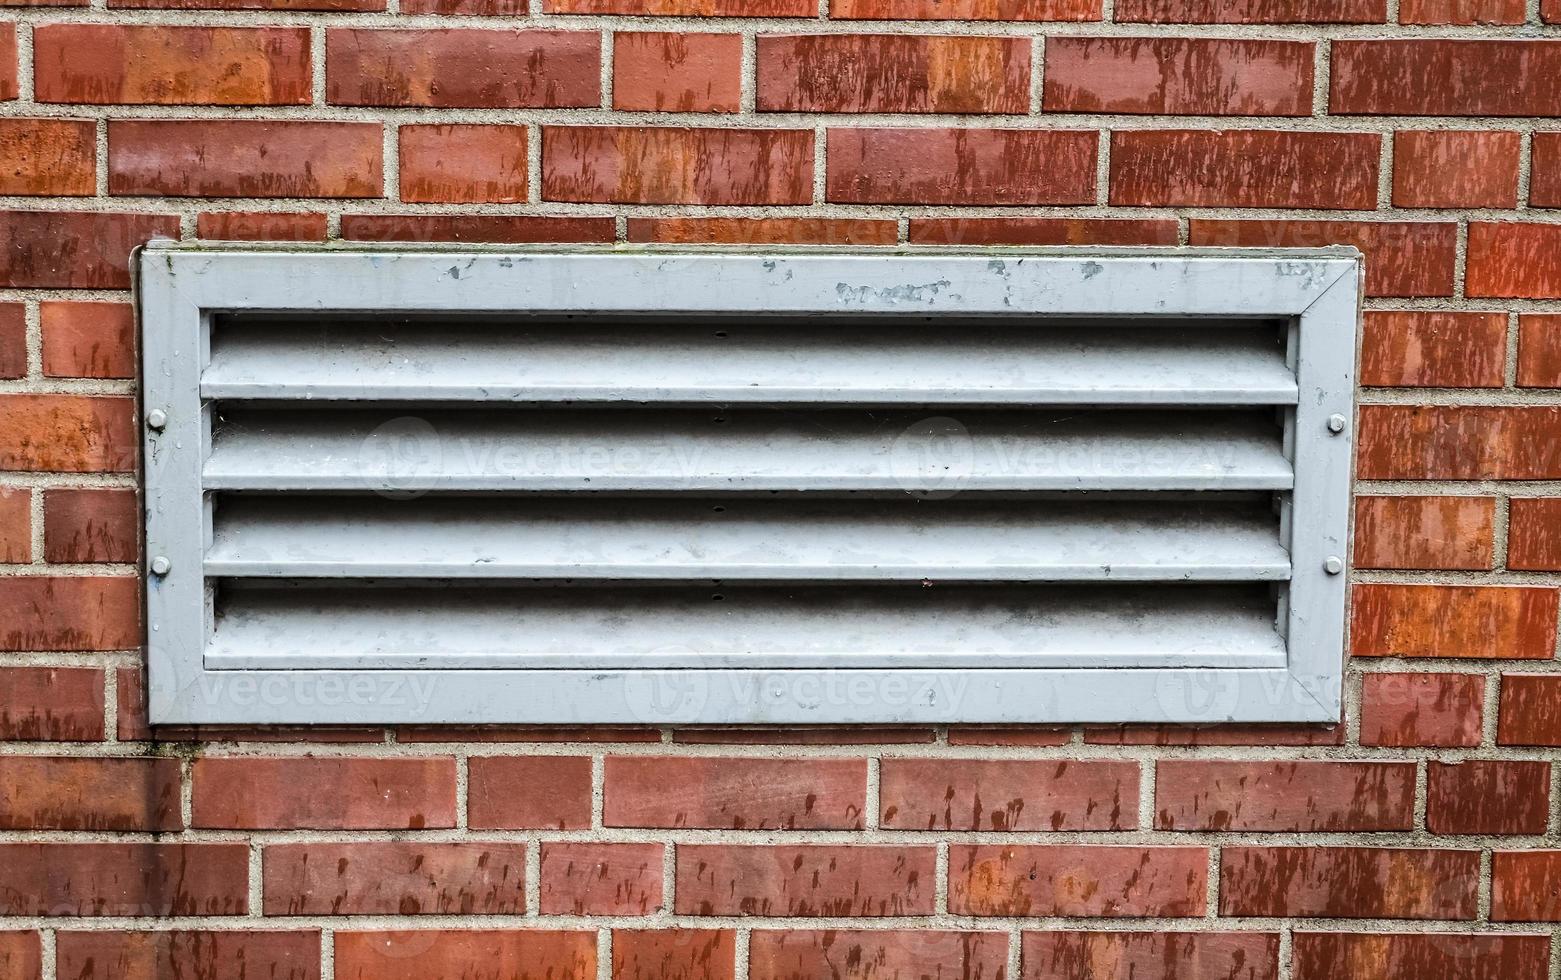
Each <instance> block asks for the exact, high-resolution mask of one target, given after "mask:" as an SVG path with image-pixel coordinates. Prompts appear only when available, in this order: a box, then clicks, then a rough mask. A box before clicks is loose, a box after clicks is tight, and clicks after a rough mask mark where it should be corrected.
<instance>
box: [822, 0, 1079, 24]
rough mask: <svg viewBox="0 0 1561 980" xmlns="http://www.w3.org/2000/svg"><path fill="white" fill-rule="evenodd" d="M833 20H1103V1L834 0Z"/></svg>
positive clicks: (831, 3) (831, 13)
mask: <svg viewBox="0 0 1561 980" xmlns="http://www.w3.org/2000/svg"><path fill="white" fill-rule="evenodd" d="M829 16H830V18H831V19H832V20H1000V21H1030V20H1058V21H1078V20H1100V16H1101V3H1100V0H831V2H830V5H829Z"/></svg>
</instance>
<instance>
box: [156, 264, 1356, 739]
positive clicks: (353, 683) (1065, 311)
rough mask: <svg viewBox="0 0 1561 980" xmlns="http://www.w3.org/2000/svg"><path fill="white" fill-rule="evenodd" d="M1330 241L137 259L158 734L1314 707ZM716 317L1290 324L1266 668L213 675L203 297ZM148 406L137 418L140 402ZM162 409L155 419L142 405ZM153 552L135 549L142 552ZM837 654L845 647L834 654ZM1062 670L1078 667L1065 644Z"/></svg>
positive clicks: (1322, 669)
mask: <svg viewBox="0 0 1561 980" xmlns="http://www.w3.org/2000/svg"><path fill="white" fill-rule="evenodd" d="M1361 281H1362V269H1361V261H1360V256H1359V253H1358V252H1356V251H1355V250H1354V249H1348V248H1332V249H1308V250H1265V251H1257V250H1235V249H1228V250H1188V249H1158V250H1131V249H1090V250H1087V251H1086V250H1080V249H1052V250H1047V249H979V250H974V249H957V250H938V251H935V252H934V251H922V250H916V249H905V250H900V251H892V252H891V251H884V250H879V251H874V252H864V251H851V250H840V251H835V250H824V249H810V250H806V251H797V250H792V251H784V250H779V251H763V252H761V251H748V252H742V253H737V254H733V253H714V252H699V253H690V252H688V251H686V250H685V251H682V252H674V251H663V250H656V249H644V248H635V249H617V248H602V249H577V250H571V251H567V252H561V251H559V250H557V249H556V248H552V249H540V248H539V249H531V248H525V247H515V246H509V247H505V248H502V249H480V248H473V247H463V248H460V249H452V250H439V249H431V248H429V247H427V246H418V247H416V248H408V249H397V248H394V247H391V248H379V247H376V248H375V249H374V250H372V251H369V250H362V249H346V248H329V247H327V248H310V249H259V248H254V247H243V248H214V247H209V246H201V247H195V246H182V245H177V244H174V243H163V242H157V243H153V244H152V245H150V246H148V247H147V248H145V249H144V250H142V251H141V252H140V255H139V277H138V285H139V304H140V307H139V308H140V315H141V320H142V348H141V349H142V361H143V384H142V403H143V418H147V417H154V418H156V419H157V421H159V422H161V423H162V424H161V425H160V426H159V427H157V428H153V427H152V426H150V425H148V426H146V428H145V442H144V449H145V453H144V470H145V473H144V476H145V480H146V550H145V554H146V555H147V556H148V562H149V563H150V562H151V561H153V560H156V559H164V560H166V563H167V567H166V571H165V572H163V573H162V574H157V573H155V572H154V571H152V570H150V569H149V570H147V571H146V573H145V581H146V601H147V628H148V651H147V653H148V661H149V671H150V678H149V687H150V713H151V720H152V721H153V722H154V723H158V724H194V723H199V724H272V723H275V724H304V723H331V724H360V723H405V722H418V723H425V724H427V723H495V722H524V723H560V724H566V723H567V724H581V723H650V724H690V723H711V724H754V723H785V724H801V723H809V724H812V723H819V724H822V723H853V722H857V723H879V724H882V723H899V722H921V723H939V722H1129V721H1133V722H1203V723H1207V722H1217V721H1246V722H1278V721H1291V722H1301V721H1311V722H1323V721H1337V720H1338V718H1339V713H1340V705H1341V696H1342V691H1341V678H1342V668H1343V649H1344V636H1345V629H1344V621H1345V599H1346V581H1347V578H1348V575H1347V574H1346V573H1345V572H1346V567H1345V566H1346V565H1347V563H1348V556H1349V549H1348V547H1347V539H1348V531H1349V521H1350V487H1351V480H1352V458H1353V452H1352V441H1353V440H1352V430H1353V425H1352V423H1350V422H1347V423H1346V424H1345V425H1344V426H1343V427H1342V430H1341V429H1340V428H1339V424H1338V420H1337V419H1336V418H1335V416H1342V418H1343V419H1345V420H1352V419H1353V414H1354V412H1353V409H1354V369H1355V356H1356V355H1355V351H1356V345H1355V335H1356V324H1357V320H1358V317H1359V294H1360V284H1361ZM539 309H545V310H549V311H557V312H566V311H579V312H593V311H594V312H613V311H622V312H678V311H681V312H724V313H743V312H752V311H755V310H763V311H766V312H772V313H795V314H829V315H841V314H850V313H856V312H870V313H879V314H905V315H915V316H939V315H947V316H972V315H986V314H996V315H1009V316H1011V315H1014V314H1023V313H1033V314H1038V315H1074V316H1157V315H1160V316H1170V315H1179V316H1188V315H1207V316H1253V315H1262V316H1274V317H1286V318H1292V321H1291V322H1292V323H1293V325H1294V326H1293V332H1292V343H1291V344H1290V355H1291V357H1292V358H1293V359H1294V366H1295V368H1296V374H1297V382H1298V385H1299V389H1300V390H1299V400H1298V403H1297V406H1296V408H1295V411H1294V416H1293V425H1292V427H1291V429H1290V431H1289V432H1287V438H1286V442H1287V448H1288V449H1289V451H1290V452H1291V453H1292V454H1293V459H1294V462H1295V483H1294V489H1293V494H1292V500H1293V507H1291V508H1290V512H1289V513H1287V514H1285V515H1283V517H1284V527H1285V528H1286V529H1287V530H1288V536H1289V543H1290V552H1291V562H1292V569H1293V570H1292V578H1291V587H1290V601H1289V605H1288V609H1287V611H1286V613H1285V615H1286V617H1287V625H1288V628H1287V630H1286V634H1287V639H1288V653H1287V656H1286V658H1285V662H1284V663H1282V664H1279V663H1275V664H1272V665H1265V666H1245V667H1206V666H1198V667H1176V666H1165V667H1141V666H1134V667H1112V666H1109V665H1107V664H1106V663H1104V662H1103V663H1101V664H1100V665H1098V666H1069V667H1059V668H1034V667H1021V668H1013V667H985V668H942V669H937V668H910V667H896V668H888V667H884V668H873V669H857V668H852V667H849V666H842V667H839V668H833V669H817V668H812V669H753V668H748V669H702V668H681V669H656V670H650V669H639V670H630V669H596V670H588V669H502V668H499V669H426V668H409V669H363V670H354V669H311V668H308V667H304V666H298V665H296V664H295V665H293V666H289V667H287V668H279V669H269V670H257V669H221V668H219V667H218V666H216V665H214V664H213V663H212V662H210V661H209V659H208V657H207V650H206V646H207V642H208V639H209V637H210V634H211V626H212V624H211V621H210V611H209V610H210V602H209V596H208V592H207V585H206V581H207V579H206V575H205V572H204V571H203V562H204V561H205V560H206V552H207V549H208V548H209V547H210V545H211V539H212V532H211V520H210V514H209V512H208V509H207V506H206V503H205V499H206V494H205V489H206V488H205V486H204V485H203V482H202V471H203V466H204V463H205V460H206V457H207V455H208V453H209V451H210V446H211V430H210V420H209V416H208V406H207V405H206V404H204V403H203V400H202V396H201V389H200V381H201V374H202V371H203V369H204V367H205V365H206V363H207V361H208V357H209V347H208V334H209V325H210V318H211V316H212V315H213V313H215V312H220V311H240V310H251V311H274V312H279V313H285V312H288V311H324V310H333V311H352V310H364V311H375V312H416V311H427V312H440V311H445V312H454V311H461V312H504V311H529V310H539ZM153 413H160V415H159V416H154V415H153ZM164 420H165V421H164ZM161 564H162V563H161V562H159V565H161ZM843 656H844V655H843ZM1070 663H1076V661H1073V660H1070Z"/></svg>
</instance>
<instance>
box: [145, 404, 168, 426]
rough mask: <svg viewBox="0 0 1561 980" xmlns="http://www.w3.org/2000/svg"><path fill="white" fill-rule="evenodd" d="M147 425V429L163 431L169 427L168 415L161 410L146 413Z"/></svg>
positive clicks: (156, 409)
mask: <svg viewBox="0 0 1561 980" xmlns="http://www.w3.org/2000/svg"><path fill="white" fill-rule="evenodd" d="M146 425H147V428H149V429H153V430H155V431H157V432H161V431H163V428H164V427H165V426H167V425H168V413H167V412H165V411H163V410H162V409H160V408H154V409H152V410H151V411H150V412H147V413H146Z"/></svg>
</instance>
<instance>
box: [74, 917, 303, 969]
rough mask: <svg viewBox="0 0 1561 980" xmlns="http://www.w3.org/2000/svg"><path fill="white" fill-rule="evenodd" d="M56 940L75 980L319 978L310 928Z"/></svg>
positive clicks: (97, 935) (102, 934)
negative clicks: (306, 929)
mask: <svg viewBox="0 0 1561 980" xmlns="http://www.w3.org/2000/svg"><path fill="white" fill-rule="evenodd" d="M57 943H58V948H59V969H58V972H59V974H60V975H61V976H69V977H71V978H72V980H167V978H183V977H236V978H242V977H264V978H266V980H318V978H319V976H320V934H319V933H318V932H316V931H312V930H311V931H282V930H276V929H267V930H264V931H261V930H255V931H252V932H236V931H228V930H223V931H210V932H205V931H202V932H187V931H179V932H142V931H137V932H61V933H59V938H58V940H57Z"/></svg>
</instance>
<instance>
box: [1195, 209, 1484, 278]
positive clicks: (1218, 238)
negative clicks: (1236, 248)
mask: <svg viewBox="0 0 1561 980" xmlns="http://www.w3.org/2000/svg"><path fill="white" fill-rule="evenodd" d="M1188 244H1191V245H1246V246H1278V247H1284V248H1297V247H1309V246H1316V245H1354V246H1355V247H1356V248H1359V249H1360V250H1361V251H1362V252H1365V253H1366V295H1368V296H1451V295H1452V294H1453V269H1454V266H1456V265H1457V261H1458V255H1457V248H1458V226H1457V225H1455V224H1444V223H1434V222H1420V221H1305V220H1298V221H1226V220H1219V219H1203V218H1194V219H1193V221H1192V225H1191V241H1190V242H1189V243H1188Z"/></svg>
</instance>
